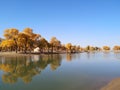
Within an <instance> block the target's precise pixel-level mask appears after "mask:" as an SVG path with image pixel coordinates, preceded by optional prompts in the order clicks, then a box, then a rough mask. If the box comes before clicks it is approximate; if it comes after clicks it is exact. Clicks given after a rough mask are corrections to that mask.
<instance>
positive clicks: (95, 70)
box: [0, 52, 120, 90]
mask: <svg viewBox="0 0 120 90" xmlns="http://www.w3.org/2000/svg"><path fill="white" fill-rule="evenodd" d="M0 77H1V78H0V90H101V88H103V87H104V86H106V85H107V84H108V83H109V82H110V81H111V80H113V79H115V78H119V77H120V53H114V52H106V53H105V52H96V53H80V54H60V55H58V54H56V55H55V54H54V55H28V56H0Z"/></svg>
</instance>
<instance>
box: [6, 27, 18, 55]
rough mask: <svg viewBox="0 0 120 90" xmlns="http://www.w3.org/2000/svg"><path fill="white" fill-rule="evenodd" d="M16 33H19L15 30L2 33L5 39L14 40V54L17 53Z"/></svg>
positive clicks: (11, 29)
mask: <svg viewBox="0 0 120 90" xmlns="http://www.w3.org/2000/svg"><path fill="white" fill-rule="evenodd" d="M18 33H19V31H18V29H16V28H10V29H6V30H5V31H4V37H5V38H6V39H8V40H14V43H15V50H16V53H17V48H18V44H17V38H18Z"/></svg>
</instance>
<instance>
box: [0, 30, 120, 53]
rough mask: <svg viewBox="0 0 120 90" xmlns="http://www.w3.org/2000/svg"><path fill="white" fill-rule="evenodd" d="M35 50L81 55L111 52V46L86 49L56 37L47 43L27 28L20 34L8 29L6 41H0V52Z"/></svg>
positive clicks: (116, 47)
mask: <svg viewBox="0 0 120 90" xmlns="http://www.w3.org/2000/svg"><path fill="white" fill-rule="evenodd" d="M35 48H39V53H66V52H67V53H79V52H89V51H101V50H105V51H109V50H111V48H110V47H109V46H103V47H102V48H100V47H93V46H87V47H85V48H82V47H80V45H72V44H71V43H67V44H61V41H60V40H58V39H57V38H56V37H52V38H51V39H50V41H47V40H46V39H45V38H44V37H42V36H41V35H40V34H37V33H34V32H33V30H32V29H31V28H25V29H24V30H23V31H22V32H20V31H19V30H18V29H16V28H10V29H6V30H5V31H4V39H0V51H1V52H3V51H4V52H7V51H15V52H16V53H17V52H24V53H28V52H29V53H31V52H34V50H35ZM113 50H117V51H118V50H120V46H114V48H113Z"/></svg>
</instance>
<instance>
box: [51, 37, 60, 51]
mask: <svg viewBox="0 0 120 90" xmlns="http://www.w3.org/2000/svg"><path fill="white" fill-rule="evenodd" d="M50 45H51V49H52V53H53V51H54V50H58V49H59V47H61V42H60V41H59V40H58V39H57V38H56V37H52V38H51V40H50Z"/></svg>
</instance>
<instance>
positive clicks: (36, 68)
mask: <svg viewBox="0 0 120 90" xmlns="http://www.w3.org/2000/svg"><path fill="white" fill-rule="evenodd" d="M48 65H50V67H51V70H56V69H57V68H58V67H59V66H60V65H61V56H60V55H47V56H46V55H45V56H39V55H33V56H20V57H19V56H16V57H4V56H1V57H0V70H2V71H4V73H3V75H2V80H3V82H4V83H16V82H17V81H18V78H20V79H22V80H23V81H24V82H25V83H29V82H31V81H32V78H33V76H35V75H37V74H40V73H41V72H42V70H44V69H45V68H46V67H47V66H48Z"/></svg>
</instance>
